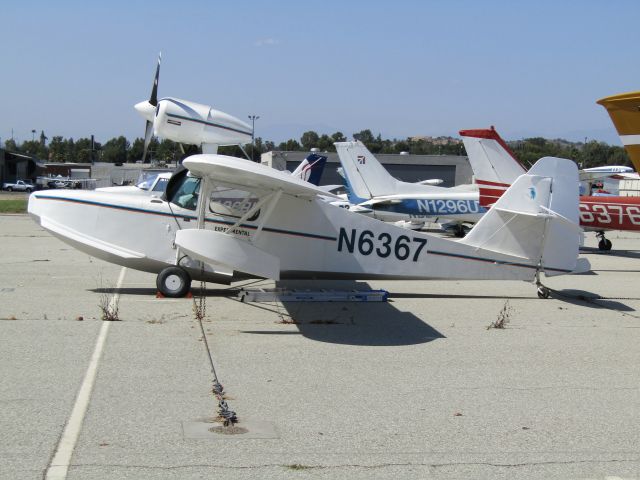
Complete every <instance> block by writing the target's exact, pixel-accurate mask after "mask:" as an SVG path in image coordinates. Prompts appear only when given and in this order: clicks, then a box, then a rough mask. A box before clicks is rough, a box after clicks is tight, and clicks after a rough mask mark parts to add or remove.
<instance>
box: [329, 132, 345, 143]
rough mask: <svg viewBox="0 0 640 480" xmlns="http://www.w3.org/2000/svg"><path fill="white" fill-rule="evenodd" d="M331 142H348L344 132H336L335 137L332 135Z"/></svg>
mask: <svg viewBox="0 0 640 480" xmlns="http://www.w3.org/2000/svg"><path fill="white" fill-rule="evenodd" d="M331 141H333V142H346V141H347V137H345V136H344V134H343V133H342V132H336V133H334V134H333V135H331Z"/></svg>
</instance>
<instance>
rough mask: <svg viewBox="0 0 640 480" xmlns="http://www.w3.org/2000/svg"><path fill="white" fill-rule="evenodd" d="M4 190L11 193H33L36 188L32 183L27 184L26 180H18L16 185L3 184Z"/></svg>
mask: <svg viewBox="0 0 640 480" xmlns="http://www.w3.org/2000/svg"><path fill="white" fill-rule="evenodd" d="M2 189H3V190H7V191H9V192H13V191H16V192H29V193H31V192H33V191H34V190H35V189H36V187H34V186H33V184H32V183H30V182H25V181H24V180H17V181H16V182H15V183H3V184H2Z"/></svg>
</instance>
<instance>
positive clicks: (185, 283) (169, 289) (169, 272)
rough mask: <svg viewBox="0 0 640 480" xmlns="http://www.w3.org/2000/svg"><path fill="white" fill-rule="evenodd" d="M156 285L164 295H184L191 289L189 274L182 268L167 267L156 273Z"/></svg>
mask: <svg viewBox="0 0 640 480" xmlns="http://www.w3.org/2000/svg"><path fill="white" fill-rule="evenodd" d="M156 286H157V287H158V290H159V291H160V293H162V295H164V296H165V297H169V298H180V297H184V296H185V295H186V294H187V293H188V292H189V290H190V289H191V276H190V275H189V273H188V272H187V271H186V270H185V269H184V268H180V267H167V268H165V269H163V270H162V271H161V272H160V273H159V274H158V277H157V278H156Z"/></svg>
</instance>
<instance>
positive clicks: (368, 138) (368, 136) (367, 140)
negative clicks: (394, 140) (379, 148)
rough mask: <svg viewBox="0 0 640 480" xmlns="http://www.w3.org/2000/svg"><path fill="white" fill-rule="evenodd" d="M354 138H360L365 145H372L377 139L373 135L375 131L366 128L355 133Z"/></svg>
mask: <svg viewBox="0 0 640 480" xmlns="http://www.w3.org/2000/svg"><path fill="white" fill-rule="evenodd" d="M353 138H354V139H355V140H360V141H361V142H362V143H364V144H365V145H367V146H368V145H372V144H373V143H374V142H375V141H376V139H375V137H374V136H373V133H371V130H369V129H366V130H360V131H359V132H358V133H354V134H353Z"/></svg>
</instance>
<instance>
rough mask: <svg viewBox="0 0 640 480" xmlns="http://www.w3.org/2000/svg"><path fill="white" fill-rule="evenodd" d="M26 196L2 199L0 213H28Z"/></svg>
mask: <svg viewBox="0 0 640 480" xmlns="http://www.w3.org/2000/svg"><path fill="white" fill-rule="evenodd" d="M27 202H28V199H26V198H11V199H7V200H0V213H27Z"/></svg>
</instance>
